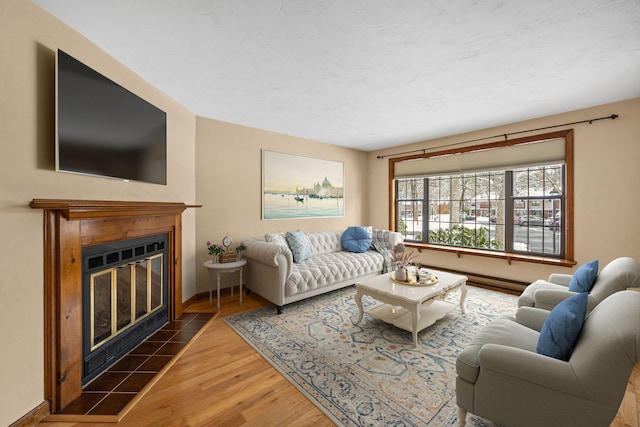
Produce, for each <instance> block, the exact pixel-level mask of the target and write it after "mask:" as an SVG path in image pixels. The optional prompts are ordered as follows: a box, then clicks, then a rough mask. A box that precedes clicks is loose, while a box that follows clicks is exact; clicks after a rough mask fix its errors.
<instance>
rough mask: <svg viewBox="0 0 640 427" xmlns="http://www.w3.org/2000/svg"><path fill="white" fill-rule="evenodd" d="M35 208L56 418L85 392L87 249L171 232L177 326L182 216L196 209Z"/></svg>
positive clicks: (144, 205)
mask: <svg viewBox="0 0 640 427" xmlns="http://www.w3.org/2000/svg"><path fill="white" fill-rule="evenodd" d="M30 206H31V207H32V208H34V209H42V210H43V211H44V254H45V256H44V299H45V304H44V310H45V312H44V315H45V325H44V329H45V330H44V336H45V343H44V351H45V354H44V359H45V378H44V383H45V399H46V400H47V401H49V404H50V412H51V413H52V414H55V413H61V412H62V409H63V408H65V407H67V406H68V405H69V404H71V403H72V402H74V401H75V400H76V399H78V398H79V397H80V396H81V393H82V391H83V390H82V248H83V247H84V246H90V245H96V244H101V243H108V242H114V241H118V240H124V239H132V238H136V237H143V236H149V235H154V234H160V233H168V235H169V245H168V246H169V247H168V260H169V262H168V271H167V278H168V286H169V292H168V295H169V296H168V305H169V318H168V319H167V320H168V321H169V322H170V325H175V324H179V323H180V322H176V321H178V320H179V319H180V317H181V315H182V246H181V244H182V212H183V211H184V210H185V209H186V208H188V207H195V206H187V205H185V204H183V203H170V202H119V201H91V200H59V199H34V200H32V201H31V204H30ZM180 320H183V319H180ZM170 325H169V327H171V326H170ZM160 332H162V331H160ZM165 334H166V333H165Z"/></svg>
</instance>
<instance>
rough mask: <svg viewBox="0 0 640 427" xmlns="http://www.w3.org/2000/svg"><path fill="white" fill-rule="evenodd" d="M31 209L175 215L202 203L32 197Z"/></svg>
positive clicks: (68, 214) (78, 215)
mask: <svg viewBox="0 0 640 427" xmlns="http://www.w3.org/2000/svg"><path fill="white" fill-rule="evenodd" d="M29 206H30V207H31V208H33V209H44V210H54V211H59V212H61V214H62V216H63V217H64V218H65V219H69V220H81V219H88V218H104V217H114V216H140V215H176V214H180V213H181V212H183V211H184V210H185V209H187V208H200V207H202V205H186V204H184V203H179V202H126V201H110V200H70V199H33V200H32V201H31V203H30V204H29Z"/></svg>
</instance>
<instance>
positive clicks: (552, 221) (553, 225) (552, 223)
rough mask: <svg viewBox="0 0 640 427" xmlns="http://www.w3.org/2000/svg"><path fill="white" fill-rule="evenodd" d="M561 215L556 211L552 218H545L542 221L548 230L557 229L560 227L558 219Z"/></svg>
mask: <svg viewBox="0 0 640 427" xmlns="http://www.w3.org/2000/svg"><path fill="white" fill-rule="evenodd" d="M561 218H562V215H560V212H558V213H557V214H556V215H555V217H554V218H547V219H546V220H545V222H544V225H545V227H549V229H550V230H554V231H556V230H558V229H560V220H561Z"/></svg>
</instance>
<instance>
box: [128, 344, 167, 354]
mask: <svg viewBox="0 0 640 427" xmlns="http://www.w3.org/2000/svg"><path fill="white" fill-rule="evenodd" d="M163 345H164V343H163V342H161V341H145V342H143V343H142V344H140V345H139V346H137V347H136V348H134V349H133V350H131V352H130V353H129V354H138V355H147V356H151V355H152V354H155V352H156V351H158V349H160V347H162V346H163Z"/></svg>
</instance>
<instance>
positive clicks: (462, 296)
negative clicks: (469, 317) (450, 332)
mask: <svg viewBox="0 0 640 427" xmlns="http://www.w3.org/2000/svg"><path fill="white" fill-rule="evenodd" d="M467 291H468V289H467V282H464V283H463V284H462V287H461V288H460V311H462V314H465V313H466V311H465V310H464V300H465V299H467Z"/></svg>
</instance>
